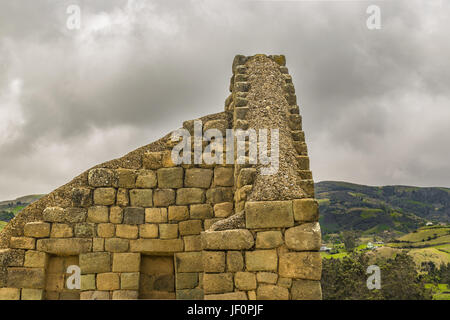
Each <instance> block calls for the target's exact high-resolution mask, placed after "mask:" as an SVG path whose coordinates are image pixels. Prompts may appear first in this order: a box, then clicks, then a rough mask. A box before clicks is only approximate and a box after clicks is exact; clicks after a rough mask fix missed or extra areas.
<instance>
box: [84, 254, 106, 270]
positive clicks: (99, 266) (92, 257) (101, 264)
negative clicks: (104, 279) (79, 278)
mask: <svg viewBox="0 0 450 320" xmlns="http://www.w3.org/2000/svg"><path fill="white" fill-rule="evenodd" d="M79 264H80V269H81V273H82V274H89V273H102V272H110V271H111V254H110V253H109V252H88V253H82V254H80V260H79Z"/></svg>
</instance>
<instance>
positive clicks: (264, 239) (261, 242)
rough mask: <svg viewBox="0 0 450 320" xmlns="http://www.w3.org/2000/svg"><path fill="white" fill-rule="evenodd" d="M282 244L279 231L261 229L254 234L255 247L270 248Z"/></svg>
mask: <svg viewBox="0 0 450 320" xmlns="http://www.w3.org/2000/svg"><path fill="white" fill-rule="evenodd" d="M282 244H283V235H282V234H281V231H263V232H258V233H257V234H256V248H258V249H272V248H276V247H279V246H280V245H282Z"/></svg>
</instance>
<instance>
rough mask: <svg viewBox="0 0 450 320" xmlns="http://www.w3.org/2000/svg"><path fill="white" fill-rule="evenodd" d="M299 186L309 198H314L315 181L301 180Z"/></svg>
mask: <svg viewBox="0 0 450 320" xmlns="http://www.w3.org/2000/svg"><path fill="white" fill-rule="evenodd" d="M298 185H299V187H300V188H301V189H302V190H303V191H304V192H305V194H306V195H307V196H308V197H310V198H314V181H313V180H312V179H311V180H300V181H298Z"/></svg>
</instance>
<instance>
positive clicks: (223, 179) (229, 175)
mask: <svg viewBox="0 0 450 320" xmlns="http://www.w3.org/2000/svg"><path fill="white" fill-rule="evenodd" d="M233 184H234V174H233V168H229V167H216V168H214V186H220V187H232V186H233Z"/></svg>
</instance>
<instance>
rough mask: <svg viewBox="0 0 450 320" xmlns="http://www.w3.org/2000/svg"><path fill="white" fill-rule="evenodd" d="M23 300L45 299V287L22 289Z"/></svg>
mask: <svg viewBox="0 0 450 320" xmlns="http://www.w3.org/2000/svg"><path fill="white" fill-rule="evenodd" d="M20 299H21V300H44V290H43V289H22V295H21V298H20Z"/></svg>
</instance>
